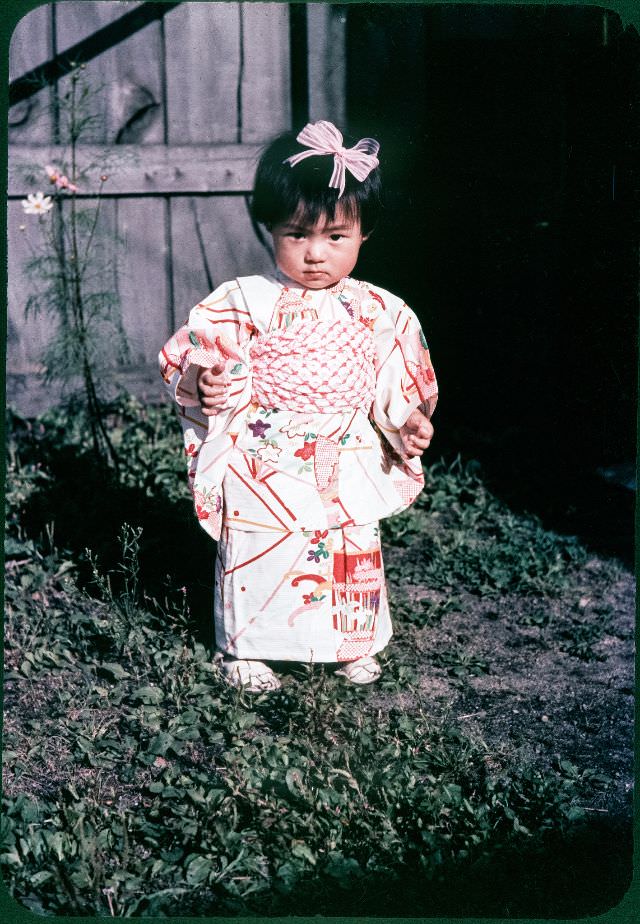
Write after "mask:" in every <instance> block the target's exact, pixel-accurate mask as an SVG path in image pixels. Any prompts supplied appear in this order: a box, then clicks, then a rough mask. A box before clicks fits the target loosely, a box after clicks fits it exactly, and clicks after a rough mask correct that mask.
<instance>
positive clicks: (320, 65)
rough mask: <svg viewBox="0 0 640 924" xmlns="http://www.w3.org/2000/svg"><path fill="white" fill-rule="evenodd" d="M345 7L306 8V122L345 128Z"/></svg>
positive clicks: (321, 4)
mask: <svg viewBox="0 0 640 924" xmlns="http://www.w3.org/2000/svg"><path fill="white" fill-rule="evenodd" d="M346 23H347V13H346V10H345V9H344V7H340V6H339V7H336V6H333V5H331V4H328V3H308V4H307V42H308V49H309V119H310V121H312V122H315V121H317V120H318V119H328V120H329V121H330V122H333V123H334V124H335V125H337V126H338V127H339V128H340V129H341V130H344V129H345V126H346V86H347V61H346V28H347V25H346Z"/></svg>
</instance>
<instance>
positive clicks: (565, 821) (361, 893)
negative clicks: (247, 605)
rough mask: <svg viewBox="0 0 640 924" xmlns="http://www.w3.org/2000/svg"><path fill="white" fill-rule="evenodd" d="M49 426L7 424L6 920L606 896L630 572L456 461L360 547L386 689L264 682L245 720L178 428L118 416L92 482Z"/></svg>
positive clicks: (578, 905)
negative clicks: (11, 914)
mask: <svg viewBox="0 0 640 924" xmlns="http://www.w3.org/2000/svg"><path fill="white" fill-rule="evenodd" d="M66 419H67V418H65V417H64V415H56V413H52V414H49V415H48V416H45V417H44V418H43V419H42V420H41V421H40V422H38V423H36V424H33V423H29V422H25V421H20V420H19V419H17V418H15V417H13V418H11V419H10V421H9V423H10V427H11V433H12V436H11V439H10V453H9V471H8V527H7V542H6V558H7V561H6V591H7V614H6V621H5V642H6V656H5V717H4V777H3V778H4V796H5V810H4V815H3V819H2V830H1V832H0V834H1V840H2V846H1V848H0V854H1V856H0V859H1V861H2V864H3V870H4V878H5V881H6V882H7V883H8V884H9V886H10V888H11V890H12V892H13V894H14V895H15V896H16V897H17V898H18V900H20V901H21V902H23V903H25V904H26V905H27V906H29V907H31V908H33V909H34V910H36V911H41V912H42V911H45V912H49V913H76V914H77V913H82V914H91V915H95V914H111V913H113V914H119V915H120V914H124V915H130V914H154V915H161V916H162V915H168V914H169V915H170V914H175V913H180V914H206V915H214V914H222V915H228V914H232V915H233V914H254V915H261V914H303V915H307V914H311V913H313V914H317V913H321V914H326V915H335V914H339V915H345V914H346V915H348V914H354V915H370V916H372V915H392V916H419V917H427V916H432V915H452V916H457V915H462V916H471V915H473V916H487V915H490V916H498V917H582V916H585V915H587V914H597V913H600V912H602V911H604V910H606V909H607V908H610V907H612V906H613V905H615V904H616V903H617V902H618V901H620V899H621V897H622V895H623V893H624V892H625V890H626V888H627V887H628V883H629V879H630V874H631V814H632V812H631V809H632V806H631V786H632V739H633V727H632V721H633V618H634V609H635V606H634V593H635V584H634V578H633V575H632V574H631V573H630V571H629V570H628V568H626V567H625V566H624V565H623V564H621V563H620V562H619V561H617V560H615V559H612V558H607V557H604V556H602V555H598V554H594V553H593V552H592V551H590V550H589V549H587V548H586V547H585V546H584V545H583V544H581V543H580V542H579V541H577V540H576V539H573V538H571V537H564V536H560V535H558V534H556V533H553V532H551V531H549V530H547V529H544V528H543V527H542V525H541V524H540V523H539V521H537V520H536V519H535V518H534V517H531V516H528V515H526V514H523V513H514V512H513V511H512V510H510V509H509V508H508V507H507V506H506V505H505V504H504V503H502V502H500V501H498V500H497V499H496V498H495V496H494V495H493V494H492V493H491V492H490V491H489V489H488V488H487V486H486V483H485V480H484V479H483V476H482V472H481V471H480V470H479V468H478V466H477V465H475V464H474V463H472V462H467V463H462V462H460V461H450V462H448V463H445V462H442V461H441V462H435V463H433V464H430V465H429V466H428V468H427V470H426V476H427V490H426V492H425V494H424V496H423V497H422V498H421V500H420V501H419V502H418V504H417V505H415V506H414V508H413V509H412V510H411V511H409V512H407V513H405V514H403V515H401V516H399V517H396V518H393V519H392V520H389V521H386V523H385V526H384V537H385V543H386V547H387V551H386V568H387V576H388V581H389V586H390V591H391V596H392V606H393V612H394V619H395V636H394V638H393V640H392V643H391V644H390V646H389V647H388V649H387V650H386V652H385V653H384V655H383V658H382V660H383V662H384V667H385V671H384V674H383V677H382V679H381V681H380V682H379V683H378V684H376V685H374V686H372V687H369V688H363V689H357V688H352V687H348V686H346V685H345V684H343V683H342V682H341V681H340V680H339V678H337V677H333V676H332V673H331V671H330V670H324V669H322V668H320V667H315V668H311V669H309V668H304V667H297V666H295V665H281V666H280V667H281V668H282V674H283V679H284V685H283V690H282V691H280V692H279V693H277V694H265V695H261V696H255V697H252V696H250V695H247V694H243V693H238V692H236V691H233V690H231V689H230V688H228V687H226V686H225V684H224V682H223V681H222V680H221V678H220V677H219V675H218V673H217V670H216V668H215V667H213V665H212V664H211V658H210V652H209V647H208V646H209V644H210V641H211V638H210V625H209V619H208V608H209V599H210V591H211V588H210V579H209V574H210V571H209V570H207V569H208V568H209V566H210V559H211V549H210V548H209V546H208V545H207V543H206V537H204V534H202V535H200V533H199V532H198V528H197V527H195V528H192V525H191V516H192V515H191V511H190V509H189V502H188V500H187V499H186V498H185V496H184V492H185V489H184V480H183V465H182V462H181V460H180V457H179V454H178V453H177V452H176V451H175V441H176V439H177V432H176V429H175V421H173V419H172V418H171V417H170V416H169V414H168V412H167V411H166V409H156V410H149V409H147V410H146V411H143V410H142V409H141V408H139V407H137V406H136V405H135V402H128V403H126V402H125V404H124V405H122V406H121V407H120V408H119V409H118V412H117V414H116V415H115V417H114V421H113V426H114V433H115V435H116V443H117V445H118V448H119V450H120V451H121V452H122V454H123V458H125V459H126V462H125V463H124V465H123V468H122V471H121V472H120V474H119V477H118V479H117V480H114V479H113V478H109V477H106V476H105V475H104V473H103V474H100V473H99V472H94V471H93V469H92V468H91V465H90V457H89V455H88V453H89V449H88V441H87V438H86V432H84V431H83V429H82V427H81V425H80V424H79V423H77V422H76V423H74V424H67V423H66ZM87 471H88V472H89V475H87V474H86V473H87ZM87 510H94V511H95V518H94V519H92V520H89V519H88V517H87ZM125 522H126V523H127V524H129V525H128V526H127V527H126V528H124V529H122V524H123V523H125ZM167 523H171V524H172V526H175V529H174V530H172V529H167V526H166V524H167ZM52 524H53V525H52ZM141 527H142V532H140V528H141ZM178 529H179V530H180V531H181V536H182V538H183V542H184V543H185V544H186V548H187V554H186V555H184V556H181V558H180V560H178V559H177V556H176V547H175V539H174V538H173V537H174V536H175V534H176V532H175V531H177V530H178ZM116 536H119V539H117V540H116ZM87 546H89V547H93V549H94V554H92V555H88V554H87V553H86V552H85V551H84V549H85V548H86V547H87ZM96 556H97V557H96ZM203 574H204V575H205V576H204V577H203ZM182 586H185V587H187V588H188V590H187V591H184V592H183V591H181V590H180V589H179V588H181V587H182ZM158 601H162V602H160V603H159V602H158Z"/></svg>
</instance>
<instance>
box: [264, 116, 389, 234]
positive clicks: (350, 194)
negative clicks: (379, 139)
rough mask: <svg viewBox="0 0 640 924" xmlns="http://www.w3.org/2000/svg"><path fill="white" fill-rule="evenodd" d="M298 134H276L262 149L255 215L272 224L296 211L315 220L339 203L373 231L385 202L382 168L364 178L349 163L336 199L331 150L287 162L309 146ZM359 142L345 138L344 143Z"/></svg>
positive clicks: (304, 218)
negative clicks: (295, 161)
mask: <svg viewBox="0 0 640 924" xmlns="http://www.w3.org/2000/svg"><path fill="white" fill-rule="evenodd" d="M297 134H298V133H297V132H284V133H283V134H282V135H278V137H277V138H275V139H274V140H273V141H272V142H271V143H270V144H269V145H268V146H267V147H266V148H265V149H264V151H263V152H262V155H261V157H260V160H259V161H258V169H257V171H256V178H255V182H254V186H253V199H252V201H251V215H252V217H253V218H254V220H255V221H257V222H260V223H261V224H264V225H266V226H267V227H271V226H272V225H276V224H279V223H281V222H283V221H287V220H288V219H290V218H292V217H293V216H294V215H297V217H299V218H300V219H301V220H302V221H306V222H309V224H311V225H314V224H315V223H316V222H317V221H318V220H319V219H320V218H322V217H323V216H326V217H327V219H328V220H329V221H333V219H334V218H335V214H336V210H337V208H338V207H340V208H341V209H342V210H343V213H344V215H345V217H346V218H347V219H350V220H352V221H355V220H356V219H358V218H359V219H360V228H361V231H362V233H363V234H365V235H366V234H370V233H371V232H372V231H373V229H374V227H375V224H376V222H377V220H378V215H379V212H380V209H381V207H382V203H381V192H382V185H381V179H380V168H379V167H376V168H374V169H373V170H372V171H371V173H370V174H369V176H368V177H367V178H366V179H365V180H363V181H362V182H360V181H358V180H356V178H355V177H354V176H353V175H352V174H351V173H350V172H349V170H348V169H347V170H346V177H345V178H346V183H345V190H344V193H343V194H342V196H341V197H340V199H338V192H339V190H337V189H333V188H331V187H330V186H329V180H330V179H331V174H332V172H333V165H334V159H333V154H326V155H324V154H318V155H313V156H312V157H307V158H305V159H304V160H302V161H300V162H299V163H298V164H296V166H295V167H292V166H291V164H286V163H284V161H285V160H286V158H287V157H291V156H292V155H293V154H298V153H299V152H300V151H306V150H308V148H306V147H305V146H304V145H301V144H300V143H299V142H298V141H296V135H297ZM355 143H356V142H355V141H351V140H349V139H347V138H345V141H344V146H345V147H351V146H352V145H353V144H355Z"/></svg>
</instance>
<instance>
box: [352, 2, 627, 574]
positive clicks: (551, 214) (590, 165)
mask: <svg viewBox="0 0 640 924" xmlns="http://www.w3.org/2000/svg"><path fill="white" fill-rule="evenodd" d="M345 10H346V11H347V24H348V25H347V29H348V55H347V58H348V61H349V70H348V90H347V103H348V122H349V130H350V132H351V133H352V134H355V135H356V136H357V137H360V136H361V135H374V136H375V137H377V138H379V140H380V141H381V144H382V152H383V155H384V161H383V166H384V169H385V176H386V180H387V185H388V196H387V209H386V215H385V219H384V222H383V225H382V226H381V228H380V229H379V232H378V233H377V234H374V236H373V237H372V239H371V240H370V241H369V242H368V244H367V246H366V248H365V249H364V251H363V257H362V258H361V262H360V263H359V272H360V275H361V276H362V277H363V278H371V280H372V281H374V282H376V283H378V284H380V285H382V286H386V287H388V288H390V289H391V290H392V291H394V292H396V293H397V294H399V295H401V296H402V297H403V298H405V299H406V301H407V302H408V303H409V304H410V305H411V306H412V307H413V308H414V309H415V311H416V312H417V314H418V315H419V316H420V318H421V320H422V322H423V326H424V328H425V332H426V335H427V338H428V340H429V343H430V347H431V350H432V356H433V359H434V362H435V364H436V371H437V373H438V378H439V382H440V386H441V395H442V397H441V403H440V406H439V409H438V411H437V418H434V423H435V424H436V431H437V440H436V441H435V442H434V446H433V453H436V452H437V453H441V454H444V455H445V456H447V455H455V454H456V453H458V452H460V453H461V454H462V455H464V456H466V457H469V456H472V457H475V458H477V459H479V460H480V461H481V462H482V464H483V467H484V468H485V470H486V472H487V474H488V476H489V478H490V479H491V480H492V481H493V483H494V487H495V488H496V489H497V490H498V492H499V493H500V494H501V495H502V496H503V497H506V498H507V499H509V500H510V501H511V502H513V503H514V504H520V505H521V506H523V507H526V508H527V509H529V510H531V511H532V512H535V513H538V514H539V515H541V516H542V517H543V520H544V521H545V523H546V525H550V526H554V527H556V528H558V529H559V530H561V531H566V532H577V533H579V534H581V535H582V536H583V537H584V538H585V539H587V540H588V541H589V542H591V543H592V544H593V546H594V548H597V549H598V550H599V551H603V552H605V553H606V552H611V553H615V554H618V555H621V556H623V557H624V558H626V559H627V560H630V559H632V540H633V506H634V493H633V491H632V490H631V489H630V488H629V487H623V486H622V485H621V484H620V482H621V481H622V480H624V478H620V477H618V475H619V474H620V473H622V474H623V475H627V477H628V471H629V470H632V466H633V464H634V459H635V446H636V438H635V414H636V410H635V409H636V333H637V289H638V278H637V222H636V220H635V219H636V208H637V205H636V204H635V203H634V201H633V188H634V180H633V177H632V170H633V165H634V162H635V161H637V141H636V142H635V143H634V136H633V128H634V123H633V121H632V120H633V119H634V107H635V111H636V112H637V102H638V61H639V59H640V38H639V37H638V34H637V32H636V31H635V30H634V29H633V28H632V27H630V28H628V29H626V30H623V28H622V25H621V23H620V19H619V17H618V16H617V15H616V14H613V13H610V12H607V11H606V10H603V9H601V8H597V7H571V6H566V7H553V6H552V7H544V6H534V7H530V6H529V7H513V6H500V5H496V6H485V5H482V6H474V5H470V6H466V5H464V6H459V5H446V4H443V5H436V6H421V5H419V4H389V5H386V4H383V5H381V4H377V3H376V4H362V5H361V4H354V5H349V6H347V7H345ZM635 118H636V119H637V116H635ZM636 180H637V177H636ZM636 186H637V182H636ZM432 458H433V455H432ZM625 466H626V471H625ZM607 477H608V478H609V480H607ZM616 479H617V480H616Z"/></svg>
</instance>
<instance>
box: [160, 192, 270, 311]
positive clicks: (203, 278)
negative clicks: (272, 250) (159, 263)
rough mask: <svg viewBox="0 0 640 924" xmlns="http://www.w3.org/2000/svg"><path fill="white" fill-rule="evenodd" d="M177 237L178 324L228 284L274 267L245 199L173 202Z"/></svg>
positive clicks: (173, 231)
mask: <svg viewBox="0 0 640 924" xmlns="http://www.w3.org/2000/svg"><path fill="white" fill-rule="evenodd" d="M171 236H172V254H173V260H172V265H173V291H174V302H175V305H176V322H177V323H178V324H180V323H182V322H183V320H184V318H185V317H186V315H187V312H188V311H189V309H190V308H192V307H193V305H196V304H197V303H198V302H199V301H200V300H201V299H202V298H204V297H205V296H206V295H208V294H209V292H210V291H212V290H213V289H215V288H216V287H217V286H218V285H220V284H221V283H222V282H226V281H227V280H229V279H233V278H234V277H235V276H246V275H251V274H253V273H263V272H272V271H273V268H274V267H273V261H272V258H271V256H270V254H269V252H268V251H267V250H266V249H265V248H264V247H263V246H262V244H261V243H260V242H259V240H258V238H257V237H256V235H255V233H254V231H253V228H252V226H251V221H250V218H249V213H248V210H247V206H246V202H245V200H244V197H240V196H216V197H214V198H211V199H208V200H203V199H188V198H185V197H181V198H177V199H173V200H172V202H171Z"/></svg>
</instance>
